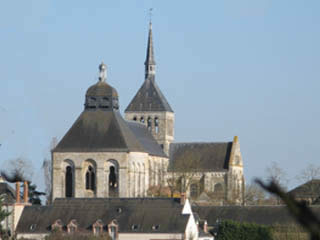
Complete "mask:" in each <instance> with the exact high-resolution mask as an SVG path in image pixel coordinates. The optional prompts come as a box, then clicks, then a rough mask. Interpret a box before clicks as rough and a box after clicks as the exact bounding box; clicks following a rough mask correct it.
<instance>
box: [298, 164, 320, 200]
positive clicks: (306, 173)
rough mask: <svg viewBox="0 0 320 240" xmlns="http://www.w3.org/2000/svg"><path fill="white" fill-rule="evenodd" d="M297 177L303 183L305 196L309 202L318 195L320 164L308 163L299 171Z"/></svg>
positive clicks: (319, 195) (319, 192) (319, 193)
mask: <svg viewBox="0 0 320 240" xmlns="http://www.w3.org/2000/svg"><path fill="white" fill-rule="evenodd" d="M298 179H300V180H301V181H302V183H304V185H303V188H304V192H305V194H306V196H305V198H306V200H307V201H308V202H309V203H313V202H314V201H315V200H316V199H317V198H319V197H320V166H316V165H314V164H309V165H308V166H307V167H306V168H305V169H303V170H302V171H301V173H300V175H299V176H298ZM307 198H308V199H307Z"/></svg>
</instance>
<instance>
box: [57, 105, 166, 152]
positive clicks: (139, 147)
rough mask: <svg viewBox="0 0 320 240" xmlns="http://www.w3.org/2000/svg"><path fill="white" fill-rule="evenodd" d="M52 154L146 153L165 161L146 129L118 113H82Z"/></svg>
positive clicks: (98, 111) (157, 145)
mask: <svg viewBox="0 0 320 240" xmlns="http://www.w3.org/2000/svg"><path fill="white" fill-rule="evenodd" d="M54 152H147V153H149V154H150V155H154V156H160V157H167V156H166V155H165V153H164V152H163V150H162V149H161V147H160V146H159V144H158V143H157V142H156V140H155V139H154V138H153V136H152V135H151V133H150V132H149V131H148V129H147V128H146V127H145V126H144V125H142V124H140V123H134V122H127V121H125V120H124V119H123V118H122V116H121V115H120V113H119V112H118V111H103V110H96V111H83V112H82V113H81V115H80V116H79V118H78V119H77V120H76V122H75V123H74V124H73V126H72V127H71V128H70V130H69V131H68V132H67V134H66V135H65V136H64V137H63V138H62V140H61V141H60V142H59V144H58V145H57V147H56V148H55V149H54Z"/></svg>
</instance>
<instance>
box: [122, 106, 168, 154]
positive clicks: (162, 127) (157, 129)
mask: <svg viewBox="0 0 320 240" xmlns="http://www.w3.org/2000/svg"><path fill="white" fill-rule="evenodd" d="M125 119H127V120H131V121H140V123H142V124H144V125H145V126H146V127H147V128H148V129H149V131H150V132H151V133H152V136H153V137H154V139H156V140H157V142H158V143H159V144H160V146H161V147H162V149H163V151H164V152H165V153H166V154H167V155H168V154H169V148H170V144H171V143H172V142H173V140H174V113H173V112H151V111H141V112H140V111H139V112H138V111H137V112H128V111H127V112H125Z"/></svg>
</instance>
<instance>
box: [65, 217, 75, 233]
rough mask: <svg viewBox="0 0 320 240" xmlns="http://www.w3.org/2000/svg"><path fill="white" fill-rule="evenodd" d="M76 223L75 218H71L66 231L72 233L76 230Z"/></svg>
mask: <svg viewBox="0 0 320 240" xmlns="http://www.w3.org/2000/svg"><path fill="white" fill-rule="evenodd" d="M77 228H78V223H77V221H76V220H75V219H72V220H71V221H70V223H69V224H68V225H67V229H68V233H70V234H74V233H75V232H76V231H77Z"/></svg>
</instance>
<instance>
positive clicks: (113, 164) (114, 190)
mask: <svg viewBox="0 0 320 240" xmlns="http://www.w3.org/2000/svg"><path fill="white" fill-rule="evenodd" d="M108 168H109V169H108V170H109V176H108V182H109V186H108V187H109V197H118V196H119V164H118V162H117V161H116V160H114V159H110V160H108Z"/></svg>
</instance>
